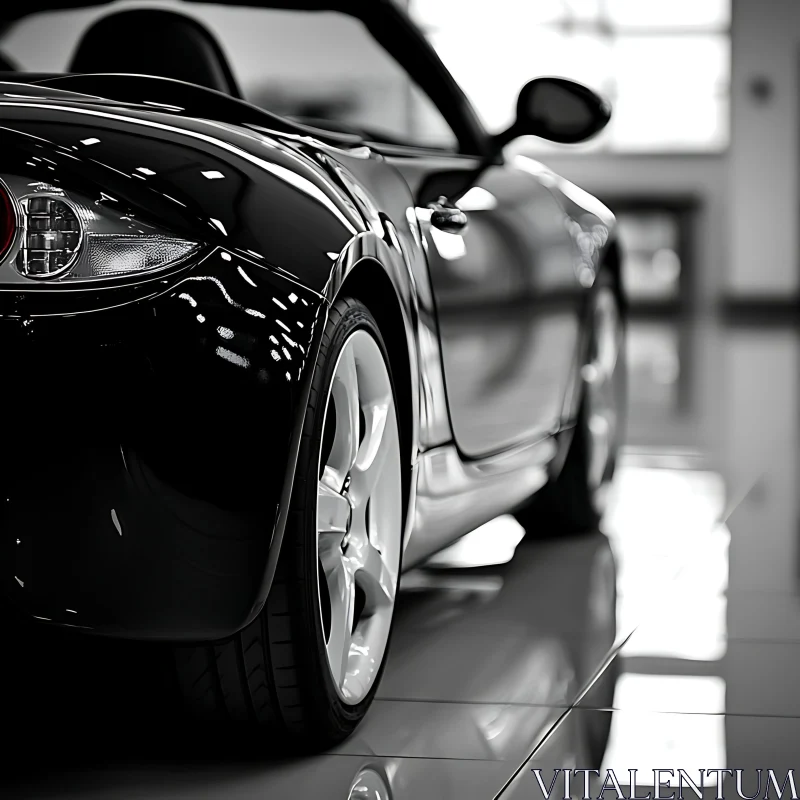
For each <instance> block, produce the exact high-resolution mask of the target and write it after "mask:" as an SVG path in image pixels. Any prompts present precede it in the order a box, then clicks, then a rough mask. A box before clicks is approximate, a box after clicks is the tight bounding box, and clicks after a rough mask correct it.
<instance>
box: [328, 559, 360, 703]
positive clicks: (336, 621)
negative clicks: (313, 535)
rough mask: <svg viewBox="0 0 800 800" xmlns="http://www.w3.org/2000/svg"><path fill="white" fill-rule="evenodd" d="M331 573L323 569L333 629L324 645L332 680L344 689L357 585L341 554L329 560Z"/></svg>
mask: <svg viewBox="0 0 800 800" xmlns="http://www.w3.org/2000/svg"><path fill="white" fill-rule="evenodd" d="M327 560H328V563H329V565H330V566H331V569H330V571H328V570H327V569H326V568H325V560H323V570H324V571H325V579H326V581H327V584H328V593H329V596H330V602H331V629H330V635H329V636H328V641H327V643H326V645H325V647H326V649H327V651H328V663H329V664H330V667H331V672H332V674H333V679H334V681H335V682H336V685H337V686H338V687H339V688H341V687H342V685H343V684H344V679H345V676H346V675H347V660H348V658H349V656H350V642H351V639H352V631H353V607H354V605H355V583H354V582H353V575H352V571H351V569H350V568H349V565H348V564H347V563H346V562H347V558H346V557H345V556H342V553H341V551H339V555H338V558H335V557H334V555H333V553H331V554H330V557H329V558H328V559H327Z"/></svg>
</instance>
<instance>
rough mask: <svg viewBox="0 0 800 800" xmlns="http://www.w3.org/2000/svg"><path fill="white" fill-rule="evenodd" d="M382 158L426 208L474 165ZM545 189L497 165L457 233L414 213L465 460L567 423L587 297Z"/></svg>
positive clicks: (531, 170) (460, 159)
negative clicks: (419, 225)
mask: <svg viewBox="0 0 800 800" xmlns="http://www.w3.org/2000/svg"><path fill="white" fill-rule="evenodd" d="M384 156H385V157H386V159H387V161H388V162H389V163H390V164H392V165H393V166H394V167H395V168H396V169H397V170H399V171H400V173H401V174H402V175H403V176H404V178H405V179H406V181H407V183H408V184H409V187H410V188H411V191H412V193H414V196H415V197H416V198H417V199H418V203H419V204H422V203H424V202H425V201H426V200H427V199H432V196H434V195H438V194H439V193H440V192H441V193H442V194H444V195H447V194H448V193H455V192H456V191H457V189H458V188H460V186H462V185H463V182H464V179H465V176H467V175H468V174H469V172H470V171H472V170H473V169H474V168H475V167H476V165H477V161H476V160H475V159H474V158H470V157H464V156H459V155H444V154H443V155H440V156H439V155H433V154H431V153H428V154H419V153H414V152H412V151H411V150H410V149H409V150H408V151H407V152H400V149H395V150H394V151H393V152H391V153H390V152H388V151H386V150H384ZM546 183H547V173H546V172H542V171H539V170H537V169H536V168H535V162H530V161H528V160H526V159H517V160H516V161H511V162H506V163H503V164H499V165H495V166H492V167H491V168H490V169H488V170H487V171H486V172H485V173H484V174H483V176H482V177H481V178H480V179H479V180H478V181H477V183H476V184H475V185H474V186H473V187H472V188H471V189H470V190H469V191H468V192H467V193H466V194H465V195H464V196H463V198H462V199H461V200H460V201H459V203H458V205H459V207H460V208H462V209H463V210H464V211H465V212H466V214H467V217H468V226H467V228H466V230H465V231H464V232H463V233H462V234H458V233H444V232H442V231H440V230H437V229H436V228H433V227H432V226H431V225H430V214H429V212H426V210H425V209H424V207H423V206H422V205H419V206H418V208H417V214H418V216H419V217H420V220H421V222H422V227H423V230H424V233H425V238H426V241H427V257H428V264H429V272H430V279H431V287H432V291H433V295H434V298H435V303H436V308H437V313H438V322H439V334H440V339H441V353H442V360H443V367H444V374H445V381H446V388H447V398H448V406H449V410H450V417H451V423H452V426H453V432H454V436H455V439H456V442H457V444H458V446H459V449H460V450H461V452H462V454H464V455H466V456H469V457H479V456H482V455H486V454H490V453H496V452H499V451H502V450H505V449H507V448H510V447H514V446H516V445H521V444H525V443H529V442H531V441H535V440H536V439H539V438H542V437H544V436H546V435H547V434H550V433H553V432H555V431H556V430H558V428H559V427H560V425H561V422H562V419H561V417H562V410H563V408H564V401H565V397H566V395H567V392H568V389H569V386H570V382H571V380H572V378H573V375H574V369H575V364H576V357H577V349H578V346H579V335H580V310H581V306H582V303H581V300H582V296H583V294H584V292H585V288H584V287H583V285H582V283H581V278H580V271H579V264H580V260H579V258H578V251H577V244H576V242H575V239H574V237H573V234H572V233H571V231H570V224H569V223H570V220H569V219H568V217H567V215H566V214H565V212H564V210H563V209H562V207H561V205H560V204H559V202H558V200H557V199H556V196H555V195H554V194H553V193H552V192H551V191H550V189H549V188H548V186H547V185H546ZM434 185H435V189H434V190H433V191H431V189H432V187H434ZM426 187H428V188H427V189H426ZM421 193H422V194H421ZM423 195H424V197H423Z"/></svg>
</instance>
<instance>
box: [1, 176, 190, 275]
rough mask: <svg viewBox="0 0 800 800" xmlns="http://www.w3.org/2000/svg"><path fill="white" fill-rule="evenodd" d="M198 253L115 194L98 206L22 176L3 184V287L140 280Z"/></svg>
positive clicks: (98, 202)
mask: <svg viewBox="0 0 800 800" xmlns="http://www.w3.org/2000/svg"><path fill="white" fill-rule="evenodd" d="M198 248H199V244H198V243H197V242H192V241H188V240H186V239H182V238H180V237H177V236H174V235H172V234H170V233H169V232H168V231H165V230H162V229H161V228H160V227H159V226H158V225H155V224H153V223H151V222H150V221H148V220H146V219H144V218H142V217H141V215H139V214H138V213H136V212H134V211H131V210H130V209H126V208H124V207H121V204H119V203H118V202H117V201H116V200H115V199H114V198H113V197H111V196H109V195H102V199H101V200H94V201H92V200H90V199H89V198H88V197H85V196H83V195H81V194H80V193H77V192H72V191H67V190H64V189H62V188H61V187H55V186H52V185H50V184H47V183H43V182H38V181H33V182H31V181H30V180H28V179H25V178H22V177H20V176H14V175H4V176H2V181H0V283H9V282H10V283H16V284H19V283H21V282H22V283H24V282H27V281H30V280H34V281H47V282H53V283H56V284H63V283H74V282H76V281H85V280H92V279H94V280H98V279H103V278H113V277H123V276H132V275H137V274H140V273H148V272H153V271H156V270H163V269H166V268H168V267H172V266H176V265H177V264H178V263H180V262H182V261H183V260H184V259H186V258H187V257H188V256H190V255H191V254H192V253H193V252H194V251H196V250H197V249H198Z"/></svg>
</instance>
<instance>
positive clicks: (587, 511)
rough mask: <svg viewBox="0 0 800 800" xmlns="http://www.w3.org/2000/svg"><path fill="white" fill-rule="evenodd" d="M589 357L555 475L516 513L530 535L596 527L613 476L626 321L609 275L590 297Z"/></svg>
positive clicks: (619, 436)
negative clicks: (572, 424)
mask: <svg viewBox="0 0 800 800" xmlns="http://www.w3.org/2000/svg"><path fill="white" fill-rule="evenodd" d="M591 303H592V308H591V315H590V320H591V330H590V334H589V357H588V359H587V363H586V364H585V365H584V366H583V368H582V369H581V375H580V380H581V402H580V408H579V412H578V419H577V421H576V424H575V428H574V429H573V431H572V435H571V440H570V443H569V447H568V450H567V455H566V458H565V460H564V464H563V466H562V468H561V470H560V472H559V473H558V475H557V476H555V477H554V478H551V480H550V481H549V483H548V484H547V485H546V486H545V487H544V488H543V489H542V490H541V491H540V492H539V493H538V494H537V495H535V496H534V497H533V499H532V500H531V502H530V503H529V504H528V505H527V506H526V507H525V508H523V509H522V510H520V511H519V512H517V519H518V520H519V522H520V523H521V524H522V526H523V527H524V528H525V530H526V532H527V535H528V536H529V537H530V538H549V537H552V536H555V535H559V534H570V533H580V532H583V531H588V530H592V529H594V528H596V527H597V525H598V524H599V522H600V518H601V516H602V513H603V509H604V507H605V500H606V496H607V494H608V490H609V487H610V485H611V479H612V478H613V476H614V470H615V468H616V463H617V455H618V451H619V447H620V442H621V439H622V430H623V425H624V417H625V405H626V403H625V401H626V397H625V395H626V391H627V381H626V378H627V372H626V361H625V335H624V323H623V318H622V314H621V310H620V306H619V299H618V294H617V292H616V291H615V287H614V284H613V282H612V280H611V278H610V277H609V276H607V275H603V276H602V277H601V278H600V279H599V281H598V284H596V286H595V288H594V291H593V293H592V298H591Z"/></svg>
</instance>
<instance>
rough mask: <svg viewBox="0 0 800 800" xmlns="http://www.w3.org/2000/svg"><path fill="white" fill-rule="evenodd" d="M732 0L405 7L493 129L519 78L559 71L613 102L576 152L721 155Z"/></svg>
mask: <svg viewBox="0 0 800 800" xmlns="http://www.w3.org/2000/svg"><path fill="white" fill-rule="evenodd" d="M730 1H731V0H670V2H669V3H654V2H643V0H535V2H531V0H492V2H491V3H489V2H486V0H462V1H461V2H460V3H459V4H458V8H457V10H456V11H454V10H453V6H452V4H451V3H446V2H442V0H409V11H410V13H411V15H412V17H413V18H414V19H415V20H416V21H417V23H418V24H419V25H420V26H421V27H422V28H423V30H424V31H425V32H426V35H427V36H428V37H429V39H430V41H431V43H432V44H433V46H434V47H435V48H436V50H437V51H438V52H439V54H440V56H441V58H442V60H443V61H444V62H445V64H446V65H447V67H448V68H449V69H450V70H451V72H452V73H453V75H454V76H455V78H456V80H458V82H459V83H460V84H461V85H462V87H463V88H464V90H465V92H466V93H467V95H468V96H469V97H470V99H471V100H472V102H473V103H474V104H475V107H476V109H477V110H478V113H479V114H480V116H481V117H482V119H483V121H484V122H485V124H486V126H487V127H488V128H489V129H490V130H491V131H493V132H496V131H499V130H502V129H503V128H504V127H506V126H507V125H508V124H509V123H510V122H511V120H512V118H513V113H514V105H515V100H516V96H517V92H518V91H519V89H520V87H521V86H522V85H523V84H524V83H525V82H526V81H528V80H530V79H531V78H534V77H536V76H538V75H561V76H564V77H568V78H573V79H575V80H579V81H581V82H583V83H586V84H587V85H589V86H591V87H592V88H594V89H596V90H597V91H599V92H602V93H603V94H604V95H605V96H606V97H607V98H608V99H609V100H610V101H611V102H612V104H613V107H614V114H613V117H612V121H611V123H610V124H609V126H608V128H607V129H606V131H604V132H603V133H602V134H601V135H600V136H599V137H598V138H597V140H596V141H594V142H592V143H590V144H588V145H584V146H582V147H581V149H586V150H606V151H616V152H718V151H721V150H724V149H725V147H726V146H727V144H728V137H729V112H728V109H729V93H730V32H729V29H730ZM541 149H544V150H547V149H552V146H548V145H546V144H544V143H542V145H541Z"/></svg>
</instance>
